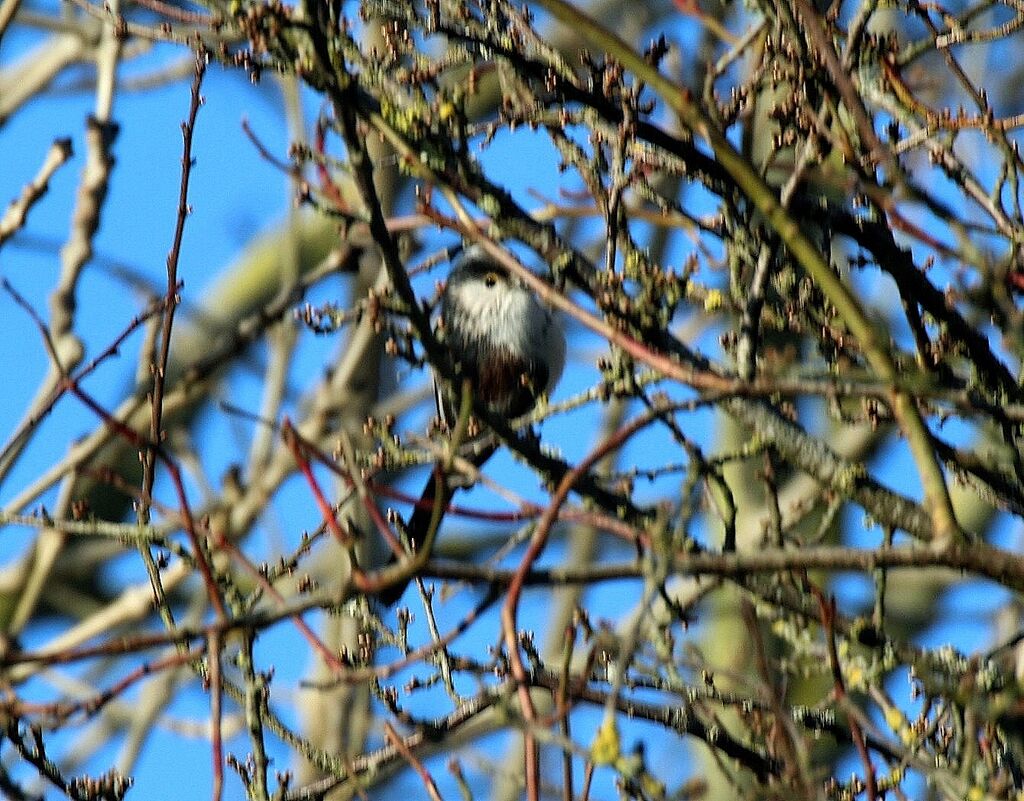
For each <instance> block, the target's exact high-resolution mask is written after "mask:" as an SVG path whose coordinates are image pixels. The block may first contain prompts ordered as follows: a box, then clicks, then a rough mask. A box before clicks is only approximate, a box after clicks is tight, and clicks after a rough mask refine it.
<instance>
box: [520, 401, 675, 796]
mask: <svg viewBox="0 0 1024 801" xmlns="http://www.w3.org/2000/svg"><path fill="white" fill-rule="evenodd" d="M659 414H660V410H658V409H651V410H649V411H648V412H646V413H644V414H642V415H640V416H638V417H636V418H635V419H633V420H632V421H631V422H629V423H627V424H626V425H624V426H622V427H621V428H620V429H619V430H618V431H616V432H615V433H614V434H612V435H611V436H609V437H607V438H606V439H605V440H604V442H602V443H601V444H600V445H599V446H598V447H596V448H594V449H593V450H592V451H591V452H590V453H589V454H587V456H586V458H585V459H584V460H583V461H581V462H580V463H579V464H578V465H576V467H574V468H573V469H572V470H570V471H569V472H568V473H566V474H565V476H564V477H563V478H562V480H561V481H560V482H559V484H558V488H557V489H556V490H555V493H554V495H553V496H552V498H551V502H550V503H549V504H548V506H547V508H546V509H545V510H544V514H543V516H542V517H541V519H540V520H539V521H538V522H537V528H536V529H535V530H534V532H533V536H532V537H531V538H530V544H529V546H528V547H527V549H526V553H525V554H524V556H523V559H522V561H521V562H520V563H519V568H518V569H517V570H516V573H515V575H514V576H513V578H512V582H511V583H510V584H509V588H508V594H507V595H506V596H505V603H504V604H503V606H502V609H501V627H502V632H503V635H504V639H505V647H506V649H507V651H508V658H509V665H510V667H511V669H512V676H513V678H514V679H515V680H516V686H517V688H518V693H519V702H520V706H521V707H522V709H523V717H524V719H525V720H526V728H525V731H524V734H523V738H524V746H525V747H524V750H525V759H526V794H527V798H528V799H529V800H530V801H538V799H539V798H540V755H539V753H538V752H537V744H536V738H535V737H534V734H533V732H532V728H531V727H532V725H533V723H534V721H535V720H536V717H537V712H536V709H535V708H534V706H533V699H532V698H531V697H530V686H529V675H528V674H527V672H526V667H525V666H524V665H523V660H522V657H521V655H520V653H519V637H518V623H517V621H516V618H517V614H518V609H519V599H520V597H521V595H522V592H523V587H524V585H525V581H526V576H527V574H528V573H529V572H530V570H531V569H532V567H533V565H534V563H536V561H537V559H539V558H540V555H541V554H542V553H543V551H544V547H545V545H547V541H548V535H549V534H550V532H551V527H552V526H553V525H554V523H555V521H556V520H557V519H558V512H559V509H560V508H561V507H562V504H564V503H565V501H566V498H568V496H569V492H570V491H571V490H572V488H573V486H575V484H576V482H577V481H579V479H580V478H581V477H582V476H583V475H585V474H586V473H587V472H589V471H590V469H591V468H592V467H593V466H594V465H595V464H597V462H599V461H600V460H601V459H603V458H604V457H605V456H607V455H608V454H609V453H610V452H611V451H614V450H615V449H617V448H621V447H622V445H623V444H625V442H626V441H627V440H628V439H629V438H630V437H631V436H633V434H635V433H636V432H637V431H639V430H640V429H642V428H643V427H645V426H647V425H650V424H651V423H652V422H654V421H655V420H656V419H657V418H658V415H659Z"/></svg>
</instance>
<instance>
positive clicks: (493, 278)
mask: <svg viewBox="0 0 1024 801" xmlns="http://www.w3.org/2000/svg"><path fill="white" fill-rule="evenodd" d="M484 283H485V284H486V285H487V286H488V287H492V286H494V285H495V284H496V283H498V274H497V273H487V275H485V276H484Z"/></svg>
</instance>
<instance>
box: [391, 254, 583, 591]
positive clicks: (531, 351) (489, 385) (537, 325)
mask: <svg viewBox="0 0 1024 801" xmlns="http://www.w3.org/2000/svg"><path fill="white" fill-rule="evenodd" d="M441 330H442V332H443V337H444V342H445V343H446V345H447V347H448V351H449V353H450V354H451V359H452V362H454V363H455V364H456V365H457V367H458V370H459V372H460V374H461V375H462V376H463V377H464V378H466V379H468V380H469V381H470V382H471V384H472V390H473V396H474V398H475V399H476V400H477V402H479V403H482V404H483V405H484V406H486V407H487V409H488V410H489V411H491V412H492V413H493V414H496V415H499V416H501V417H506V418H509V419H511V418H515V417H519V416H520V415H523V414H525V413H526V412H528V411H530V409H532V408H533V406H534V404H535V403H536V402H537V399H538V398H539V397H540V396H541V395H543V394H547V393H549V392H551V390H552V389H554V387H555V384H557V383H558V379H559V378H560V377H561V375H562V368H563V367H564V366H565V332H564V331H563V330H562V325H561V323H560V322H559V320H558V318H557V316H555V314H554V312H553V311H552V310H551V309H549V308H547V307H546V306H544V305H542V304H541V303H540V301H538V300H537V297H536V296H535V295H534V294H533V292H532V291H530V289H529V287H527V286H526V285H525V284H524V283H523V282H522V281H520V280H519V279H518V278H517V277H515V276H513V275H510V274H509V273H508V272H506V271H505V269H504V268H502V267H501V266H499V265H498V264H496V263H495V262H494V261H493V260H492V259H490V258H489V257H488V256H487V255H486V254H485V253H483V251H481V250H479V249H477V248H471V249H470V250H468V251H467V252H466V253H465V255H464V256H463V257H462V258H461V259H460V260H459V261H458V262H457V263H456V264H455V267H454V269H453V270H452V272H451V274H450V275H449V276H448V283H447V284H446V286H445V289H444V293H443V294H442V295H441ZM435 386H436V389H437V397H438V412H439V414H440V415H441V417H442V419H443V420H444V421H445V422H447V423H448V424H449V425H450V426H452V425H454V420H455V417H456V415H457V414H458V401H457V397H458V392H457V391H453V390H452V388H449V387H448V386H447V385H446V383H445V382H444V381H443V379H441V378H440V377H435ZM494 451H495V446H493V445H491V446H489V447H484V448H483V449H481V450H479V451H477V452H476V454H475V456H474V458H473V461H474V462H475V463H476V465H477V466H478V467H479V466H480V465H482V464H483V463H484V462H485V461H486V460H487V459H488V458H489V457H490V456H491V454H493V453H494ZM437 480H438V471H437V470H435V471H434V472H432V473H431V475H430V479H429V480H428V481H427V485H426V487H424V489H423V493H422V494H421V496H420V502H419V504H417V506H416V508H415V509H414V510H413V512H412V515H411V516H410V518H409V523H408V525H407V526H406V532H407V533H408V537H409V544H410V546H411V547H412V548H413V549H415V548H417V547H418V546H420V545H421V544H422V543H423V541H424V539H425V538H426V535H427V529H428V528H429V526H430V520H431V517H432V510H433V506H434V502H435V499H436V491H437ZM443 490H444V491H443V492H442V498H441V501H442V504H443V507H442V512H443V511H444V509H446V508H447V506H448V504H449V503H450V502H451V498H452V495H453V494H454V488H452V487H449V485H448V484H447V482H445V484H444V487H443ZM404 590H405V585H404V584H400V585H397V586H394V587H390V588H388V589H387V590H383V591H382V592H381V593H380V594H379V596H378V597H379V598H380V599H381V600H382V601H383V602H384V603H387V604H391V603H394V602H395V601H397V600H398V598H399V597H401V595H402V593H403V592H404Z"/></svg>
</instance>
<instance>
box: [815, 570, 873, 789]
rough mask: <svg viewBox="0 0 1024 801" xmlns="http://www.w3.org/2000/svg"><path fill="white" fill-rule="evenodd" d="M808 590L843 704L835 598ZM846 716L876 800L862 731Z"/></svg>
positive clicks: (817, 590)
mask: <svg viewBox="0 0 1024 801" xmlns="http://www.w3.org/2000/svg"><path fill="white" fill-rule="evenodd" d="M810 590H811V594H812V595H813V596H814V598H815V600H816V601H817V602H818V608H819V610H820V613H821V627H822V629H823V631H824V634H825V645H826V647H827V648H828V662H829V667H831V669H832V685H833V692H835V696H836V700H837V701H838V702H839V703H840V704H845V703H846V702H847V696H846V682H845V681H844V680H843V670H842V667H841V666H840V664H839V652H838V650H837V649H836V631H835V620H836V599H835V598H834V597H829V598H827V599H826V598H825V594H824V593H823V592H822V591H821V590H820V589H819V588H818V587H817V586H816V585H814V584H810ZM847 718H848V723H849V727H850V736H851V737H852V738H853V744H854V747H856V749H857V753H858V754H859V755H860V760H861V762H862V763H863V764H864V774H865V775H864V779H865V782H866V783H867V791H868V801H877V799H878V781H877V779H876V778H875V767H874V765H872V764H871V756H870V754H868V747H867V744H866V742H865V741H864V732H862V731H861V728H860V724H859V723H858V722H857V720H856V718H855V717H854V716H853V715H852V714H849V713H847Z"/></svg>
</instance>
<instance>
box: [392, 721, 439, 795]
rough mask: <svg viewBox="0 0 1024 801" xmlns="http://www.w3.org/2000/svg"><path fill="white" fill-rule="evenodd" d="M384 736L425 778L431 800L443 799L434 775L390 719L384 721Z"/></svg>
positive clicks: (424, 783)
mask: <svg viewBox="0 0 1024 801" xmlns="http://www.w3.org/2000/svg"><path fill="white" fill-rule="evenodd" d="M384 736H385V737H386V738H387V740H388V741H389V742H390V743H391V744H392V745H393V746H394V747H395V748H396V749H398V753H400V754H401V755H402V758H403V759H405V761H406V762H408V763H409V764H410V765H411V766H412V767H413V768H414V769H415V771H416V772H417V773H418V774H419V775H420V778H421V779H422V780H423V785H424V786H425V787H426V788H427V795H429V796H430V798H431V801H441V793H439V792H438V790H437V785H436V784H435V783H434V777H433V776H431V775H430V771H428V770H427V769H426V768H425V767H423V763H422V762H420V761H419V760H418V759H417V758H416V755H415V754H413V752H412V749H410V748H409V746H408V745H406V744H405V742H404V741H403V740H402V738H401V737H399V736H398V732H396V731H395V727H394V726H392V725H391V723H390V722H389V721H384Z"/></svg>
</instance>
